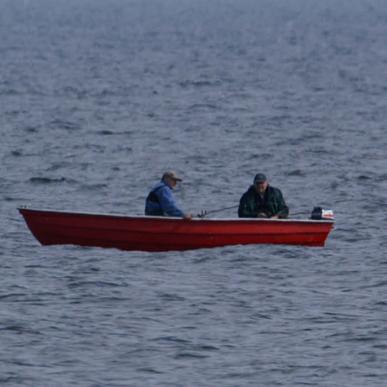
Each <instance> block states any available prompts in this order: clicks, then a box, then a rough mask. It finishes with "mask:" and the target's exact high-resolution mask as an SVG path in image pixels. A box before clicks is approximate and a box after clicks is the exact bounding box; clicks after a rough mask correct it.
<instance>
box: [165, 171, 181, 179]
mask: <svg viewBox="0 0 387 387" xmlns="http://www.w3.org/2000/svg"><path fill="white" fill-rule="evenodd" d="M166 177H169V178H170V179H172V180H176V181H182V180H183V179H182V178H181V177H179V176H177V175H176V172H174V171H166V172H164V174H163V177H162V178H163V179H165V178H166Z"/></svg>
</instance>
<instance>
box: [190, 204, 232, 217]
mask: <svg viewBox="0 0 387 387" xmlns="http://www.w3.org/2000/svg"><path fill="white" fill-rule="evenodd" d="M237 207H239V204H237V205H235V206H231V207H223V208H219V209H218V210H211V211H206V210H202V212H201V213H200V214H197V215H196V216H197V217H198V218H204V217H205V216H207V215H208V214H215V213H216V212H222V211H226V210H231V209H232V208H237Z"/></svg>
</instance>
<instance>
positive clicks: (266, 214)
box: [238, 173, 289, 219]
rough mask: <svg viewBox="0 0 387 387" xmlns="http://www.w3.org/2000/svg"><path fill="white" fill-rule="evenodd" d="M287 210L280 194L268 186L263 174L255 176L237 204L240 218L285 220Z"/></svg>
mask: <svg viewBox="0 0 387 387" xmlns="http://www.w3.org/2000/svg"><path fill="white" fill-rule="evenodd" d="M288 215H289V208H288V206H287V205H286V203H285V200H284V198H283V196H282V192H281V191H280V190H279V189H278V188H275V187H272V186H270V185H269V184H268V182H267V178H266V176H265V175H264V174H263V173H258V174H257V175H255V178H254V184H253V185H251V186H250V187H249V189H248V190H247V191H246V192H245V193H244V194H243V195H242V197H241V200H240V202H239V208H238V216H239V217H240V218H272V219H273V218H274V219H275V218H287V217H288Z"/></svg>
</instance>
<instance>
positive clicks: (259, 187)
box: [254, 173, 268, 193]
mask: <svg viewBox="0 0 387 387" xmlns="http://www.w3.org/2000/svg"><path fill="white" fill-rule="evenodd" d="M267 185H268V183H267V177H266V175H264V174H263V173H257V174H256V175H255V177H254V187H255V189H256V191H257V192H259V193H264V192H265V191H266V188H267Z"/></svg>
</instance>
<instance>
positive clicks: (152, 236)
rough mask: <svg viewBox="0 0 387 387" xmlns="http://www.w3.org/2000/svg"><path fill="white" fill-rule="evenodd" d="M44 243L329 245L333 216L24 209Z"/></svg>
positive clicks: (160, 247) (150, 247)
mask: <svg viewBox="0 0 387 387" xmlns="http://www.w3.org/2000/svg"><path fill="white" fill-rule="evenodd" d="M19 211H20V213H21V214H22V215H23V217H24V219H25V221H26V223H27V225H28V227H29V229H30V230H31V232H32V234H33V235H34V236H35V238H36V239H37V240H38V241H39V242H40V243H41V244H42V245H63V244H71V245H79V246H90V247H93V246H94V247H110V248H117V249H121V250H139V251H169V250H190V249H200V248H209V247H220V246H227V245H247V244H261V243H265V244H288V245H303V246H324V244H325V241H326V239H327V237H328V234H329V232H330V231H331V230H332V228H333V224H334V222H333V220H294V219H293V220H291V219H202V218H198V219H196V218H195V219H192V220H185V219H180V218H170V217H153V216H124V215H105V214H92V213H80V212H65V211H52V210H36V209H28V208H19Z"/></svg>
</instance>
